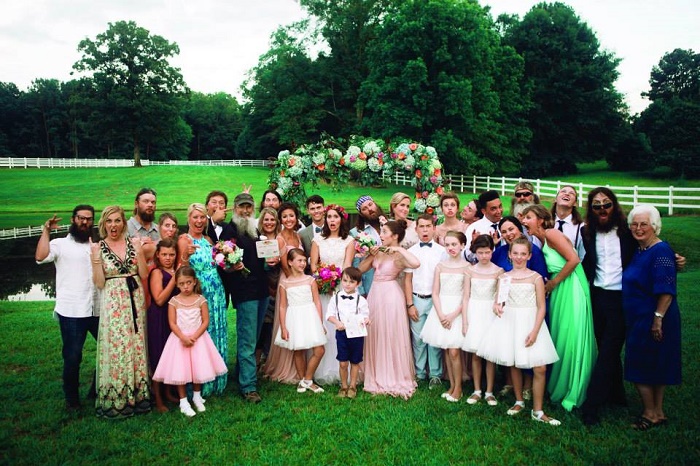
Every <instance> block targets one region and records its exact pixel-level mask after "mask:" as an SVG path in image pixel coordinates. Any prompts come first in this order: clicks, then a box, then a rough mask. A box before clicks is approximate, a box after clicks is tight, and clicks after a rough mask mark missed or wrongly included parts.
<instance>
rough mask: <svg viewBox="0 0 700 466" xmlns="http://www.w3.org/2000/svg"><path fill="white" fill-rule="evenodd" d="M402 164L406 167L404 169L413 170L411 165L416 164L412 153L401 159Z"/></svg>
mask: <svg viewBox="0 0 700 466" xmlns="http://www.w3.org/2000/svg"><path fill="white" fill-rule="evenodd" d="M403 164H404V167H406V170H413V167H414V166H415V165H416V159H415V157H413V156H412V155H407V156H406V158H405V159H404V161H403Z"/></svg>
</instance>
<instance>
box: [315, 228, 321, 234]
mask: <svg viewBox="0 0 700 466" xmlns="http://www.w3.org/2000/svg"><path fill="white" fill-rule="evenodd" d="M322 229H323V228H321V227H314V232H316V233H321V230H322Z"/></svg>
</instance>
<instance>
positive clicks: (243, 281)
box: [229, 192, 269, 403]
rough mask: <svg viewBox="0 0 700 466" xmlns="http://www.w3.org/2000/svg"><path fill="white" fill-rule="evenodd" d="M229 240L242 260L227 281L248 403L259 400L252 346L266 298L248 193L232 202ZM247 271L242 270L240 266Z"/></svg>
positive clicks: (241, 382) (241, 379)
mask: <svg viewBox="0 0 700 466" xmlns="http://www.w3.org/2000/svg"><path fill="white" fill-rule="evenodd" d="M233 205H234V207H233V217H232V218H231V223H230V224H231V226H232V227H233V234H232V239H233V240H234V241H235V242H236V245H237V246H238V247H240V248H242V249H243V262H242V263H239V264H237V265H236V266H235V267H234V268H233V270H234V271H233V272H232V273H230V274H229V275H230V278H229V283H230V286H231V288H230V289H231V292H232V296H231V298H232V301H233V305H234V307H235V308H236V332H237V336H238V338H237V341H236V357H237V361H236V368H235V372H234V374H235V375H236V376H237V377H238V384H239V386H240V390H241V395H242V396H243V398H244V399H245V400H246V401H248V402H250V403H259V402H260V401H261V398H260V395H259V394H258V388H257V382H258V381H257V375H256V370H257V367H256V362H255V345H256V343H257V341H258V337H259V336H260V331H261V330H262V324H263V319H264V317H265V311H266V310H267V300H268V296H269V292H268V288H267V276H266V275H265V269H264V260H263V259H259V258H258V254H257V249H256V242H257V241H258V240H259V235H258V231H257V224H256V223H257V222H255V219H253V212H254V205H255V203H254V201H253V197H252V196H251V195H250V194H248V193H245V192H244V193H241V194H239V195H237V196H236V198H235V199H234V201H233ZM244 267H245V268H247V269H248V271H249V273H248V272H245V273H244V272H243V268H244Z"/></svg>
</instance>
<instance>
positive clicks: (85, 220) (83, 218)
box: [75, 215, 95, 222]
mask: <svg viewBox="0 0 700 466" xmlns="http://www.w3.org/2000/svg"><path fill="white" fill-rule="evenodd" d="M75 218H76V219H78V220H79V221H81V222H92V221H93V220H94V219H95V217H83V216H82V215H76V216H75Z"/></svg>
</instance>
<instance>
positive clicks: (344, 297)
mask: <svg viewBox="0 0 700 466" xmlns="http://www.w3.org/2000/svg"><path fill="white" fill-rule="evenodd" d="M340 297H341V298H343V299H349V300H351V301H352V300H353V299H355V298H354V297H353V296H345V295H344V294H341V295H340Z"/></svg>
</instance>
